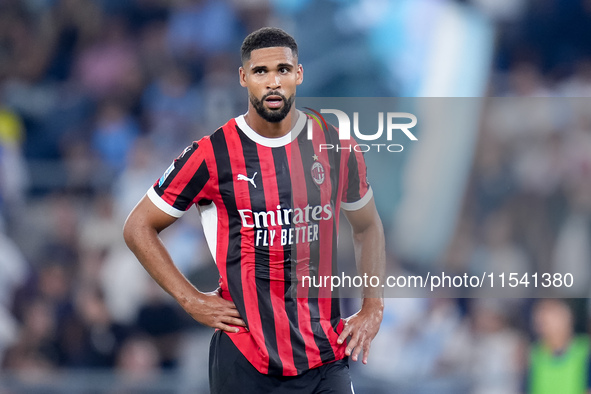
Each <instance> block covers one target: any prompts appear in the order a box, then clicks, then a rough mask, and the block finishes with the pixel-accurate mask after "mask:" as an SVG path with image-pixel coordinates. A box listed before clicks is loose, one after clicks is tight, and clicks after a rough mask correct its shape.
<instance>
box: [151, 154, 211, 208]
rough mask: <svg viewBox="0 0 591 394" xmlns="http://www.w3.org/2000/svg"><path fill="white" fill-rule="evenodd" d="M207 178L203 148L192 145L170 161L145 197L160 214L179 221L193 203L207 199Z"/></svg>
mask: <svg viewBox="0 0 591 394" xmlns="http://www.w3.org/2000/svg"><path fill="white" fill-rule="evenodd" d="M209 179H210V176H209V170H208V168H207V161H206V160H205V152H204V149H203V148H202V147H200V144H199V142H194V143H193V144H192V145H190V146H188V147H187V148H185V150H184V151H183V153H181V155H180V156H179V157H178V158H176V159H175V160H174V161H173V162H172V164H171V165H170V166H169V167H168V168H167V169H166V171H165V172H164V174H163V175H162V176H161V177H160V178H159V179H158V180H157V181H156V183H154V185H153V186H152V187H151V188H150V189H149V190H148V193H147V196H148V198H150V200H151V201H152V202H153V203H154V204H155V205H156V206H157V207H158V208H159V209H161V210H162V211H163V212H165V213H167V214H169V215H171V216H174V217H177V218H179V217H181V216H182V215H183V214H184V213H185V212H186V211H187V210H188V209H189V208H191V206H192V205H193V204H195V203H196V202H199V201H202V200H206V199H207V196H206V186H207V184H208V182H209Z"/></svg>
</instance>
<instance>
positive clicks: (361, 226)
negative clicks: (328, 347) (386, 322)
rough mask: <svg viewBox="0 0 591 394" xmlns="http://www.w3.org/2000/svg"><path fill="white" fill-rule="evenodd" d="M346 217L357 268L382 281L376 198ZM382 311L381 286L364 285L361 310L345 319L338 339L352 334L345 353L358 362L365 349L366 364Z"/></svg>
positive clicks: (382, 254) (382, 246)
mask: <svg viewBox="0 0 591 394" xmlns="http://www.w3.org/2000/svg"><path fill="white" fill-rule="evenodd" d="M345 216H346V217H347V220H348V221H349V223H351V227H352V229H353V242H354V247H355V259H356V261H357V271H358V272H359V273H360V274H367V276H368V277H371V276H377V277H379V278H380V283H383V280H384V272H385V266H386V251H385V241H384V230H383V227H382V222H381V220H380V217H379V215H378V212H377V210H376V206H375V202H374V200H373V198H372V199H371V201H370V202H369V203H367V204H366V205H365V206H364V207H363V208H361V209H359V210H357V211H345ZM383 310H384V297H383V289H382V287H381V286H379V287H376V288H371V287H367V288H364V289H363V304H362V307H361V310H360V311H359V312H357V313H356V314H354V315H353V316H351V317H349V318H347V319H346V320H345V328H344V329H343V332H342V333H341V335H340V336H339V339H338V343H339V344H340V343H343V342H344V341H345V340H346V338H347V337H349V336H350V337H351V339H350V340H349V342H348V344H347V349H346V351H345V353H346V354H347V356H349V355H352V359H353V361H357V357H358V355H359V353H361V351H363V363H364V364H367V357H368V355H369V348H370V345H371V341H372V340H373V339H374V338H375V336H376V334H377V333H378V330H379V329H380V324H381V322H382V314H383Z"/></svg>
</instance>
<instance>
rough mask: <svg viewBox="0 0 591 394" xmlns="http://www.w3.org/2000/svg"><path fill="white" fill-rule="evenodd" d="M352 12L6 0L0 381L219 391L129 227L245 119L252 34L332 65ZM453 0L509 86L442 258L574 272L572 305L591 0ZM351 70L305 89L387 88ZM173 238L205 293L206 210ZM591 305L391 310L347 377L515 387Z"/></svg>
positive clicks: (208, 282)
mask: <svg viewBox="0 0 591 394" xmlns="http://www.w3.org/2000/svg"><path fill="white" fill-rule="evenodd" d="M346 3H347V2H346V1H345V2H338V1H330V0H324V1H319V2H315V4H312V2H309V1H304V0H300V1H295V0H294V1H290V2H285V5H284V6H285V7H283V5H282V4H281V2H278V1H267V0H249V1H238V0H217V1H216V0H126V1H122V0H0V375H2V374H4V375H10V376H16V377H18V379H20V380H22V381H25V382H33V383H34V382H38V381H43V379H44V377H47V376H55V374H54V373H55V372H56V371H58V370H61V369H62V368H70V369H71V370H87V369H109V370H116V371H118V372H119V373H121V374H122V376H126V377H127V380H125V379H124V382H123V383H122V384H123V385H124V384H129V385H133V384H134V382H140V381H141V382H143V383H142V384H144V385H146V386H147V387H149V386H150V384H151V383H150V382H154V381H156V379H157V378H158V376H160V375H164V374H166V373H168V372H171V371H172V372H174V373H179V372H180V374H181V376H182V380H181V383H179V381H175V385H176V386H175V387H185V386H186V387H191V388H195V387H197V388H201V389H203V390H205V389H206V383H205V382H206V379H207V348H208V340H209V337H210V334H211V331H210V330H209V329H206V328H204V327H201V326H199V325H198V324H195V323H194V322H193V321H191V319H190V318H189V317H188V316H186V315H185V314H184V313H183V311H182V310H180V309H179V307H178V306H177V305H176V304H174V303H172V302H171V299H170V298H169V297H168V296H167V295H166V294H163V292H162V291H161V290H160V289H159V288H157V287H156V286H155V285H154V283H153V282H152V281H151V279H150V278H149V277H148V276H147V274H146V273H145V272H144V271H143V269H142V267H141V266H140V265H139V264H138V263H137V261H136V260H135V258H134V257H133V256H132V255H131V253H130V252H129V251H128V250H127V249H126V247H125V245H124V244H123V240H122V236H121V228H122V225H123V222H124V220H125V218H126V216H127V214H128V213H129V211H130V210H131V209H132V208H133V206H134V205H135V203H136V202H137V201H138V200H139V199H140V198H141V197H142V196H143V194H144V193H145V192H146V190H147V188H148V187H149V186H150V185H151V184H152V183H153V182H154V181H155V180H156V179H157V178H158V177H159V176H160V175H161V173H162V171H163V170H164V169H165V168H166V167H167V166H168V164H169V162H170V161H171V159H172V158H174V157H176V156H177V155H178V154H179V153H180V152H181V151H182V149H183V148H184V147H185V146H186V145H188V143H189V142H190V141H192V140H196V139H198V138H200V137H201V136H203V135H206V134H209V133H210V132H212V131H213V130H215V128H217V126H219V125H220V124H222V123H223V122H225V121H226V120H227V119H229V118H231V117H234V116H236V115H238V114H240V113H242V112H244V110H245V108H246V104H247V101H246V99H247V98H246V94H245V92H244V91H243V89H242V88H241V87H240V86H239V84H238V77H237V68H238V67H239V66H240V63H239V56H238V48H239V46H240V43H241V42H242V39H243V37H244V36H245V35H246V34H247V33H248V32H250V31H252V30H254V29H256V28H259V27H261V26H264V25H268V24H275V25H277V24H283V27H285V28H286V29H288V30H290V29H291V30H294V31H296V32H299V34H296V39H298V41H299V43H300V46H301V47H302V48H306V47H307V48H308V49H307V50H303V53H304V54H306V56H308V58H307V59H306V60H309V61H310V62H311V63H313V66H312V67H311V69H312V71H314V70H316V71H315V73H316V74H318V73H328V72H327V70H332V67H331V68H327V67H326V64H327V59H326V58H323V57H322V56H321V53H320V52H322V45H333V44H334V45H337V46H338V45H342V46H344V47H346V48H349V47H350V46H352V47H353V48H355V53H361V52H357V49H359V51H361V50H363V48H365V47H364V44H363V43H362V42H360V41H359V40H357V39H353V38H352V33H351V32H350V31H347V30H346V29H341V30H338V31H337V30H335V34H334V36H331V35H327V34H322V31H323V30H322V28H327V26H330V23H334V21H333V22H331V21H330V20H329V19H330V18H328V19H327V18H324V19H323V18H322V17H321V16H319V15H320V10H334V9H338V8H339V7H345V6H347V4H346ZM359 3H363V4H365V5H368V4H369V3H372V2H371V1H368V0H364V1H359ZM374 3H375V4H373V3H372V4H373V5H372V6H379V3H380V2H379V1H375V2H374ZM458 3H462V4H465V5H466V6H469V7H475V8H476V9H478V10H479V11H480V12H482V13H485V14H486V15H488V17H489V18H490V19H491V20H493V21H494V23H495V27H496V29H497V49H496V52H495V53H496V54H495V60H494V64H493V70H492V76H491V79H490V86H489V92H488V95H489V96H497V98H491V99H489V100H487V103H486V110H485V115H484V117H483V121H482V128H481V130H480V132H479V138H478V145H477V150H476V152H475V155H474V163H473V167H472V170H471V172H470V181H469V187H468V188H467V190H466V192H465V197H464V203H463V209H462V213H461V216H460V218H459V220H458V225H457V228H456V230H455V235H454V237H453V240H452V242H451V244H450V246H449V248H448V252H447V253H446V255H445V256H444V257H443V258H442V260H443V261H442V262H440V263H441V264H443V266H445V267H449V269H450V270H456V271H458V272H482V271H491V270H511V271H521V272H524V271H526V270H529V271H530V272H533V271H534V270H538V271H540V272H553V270H560V271H563V272H572V273H574V274H575V275H576V278H577V281H576V282H577V286H580V288H578V289H573V293H572V296H573V297H574V296H575V295H574V294H580V293H576V291H579V290H581V287H582V288H583V289H588V288H589V282H590V280H591V269H590V268H589V267H591V264H589V263H590V262H591V154H590V153H589V152H591V112H590V111H589V108H590V107H589V101H588V100H585V99H568V100H566V99H564V97H588V96H590V95H591V38H590V37H591V36H590V35H589V34H581V30H578V29H576V28H575V29H573V28H572V27H573V26H589V25H591V2H589V1H583V0H580V1H578V0H577V1H575V0H572V1H555V0H545V1H533V0H532V1H527V0H521V1H512V0H507V1H487V0H474V1H461V2H458ZM534 3H535V4H534ZM370 5H371V4H369V5H368V7H369V6H370ZM313 11H317V12H318V13H314V12H313ZM305 23H308V24H310V25H306V24H305ZM307 26H310V28H309V29H308V28H307ZM568 27H571V28H570V29H569V28H568ZM319 32H320V34H319ZM334 37H336V38H334ZM338 40H341V41H339V42H336V43H335V42H332V41H338ZM343 43H346V44H343ZM315 44H318V46H315ZM366 50H367V49H366ZM331 58H332V59H333V60H334V59H339V57H338V56H336V57H331ZM353 60H354V59H353ZM353 60H352V61H351V63H347V64H348V65H349V66H351V67H353V66H355V67H357V66H359V64H358V63H355V62H354V61H353ZM347 64H345V65H344V66H342V69H338V70H336V71H337V72H335V73H334V74H333V75H332V76H333V77H334V79H333V80H331V79H330V77H328V78H327V79H323V80H322V81H320V80H318V79H319V77H318V75H317V76H316V80H315V79H314V73H311V75H310V81H309V85H308V87H307V89H308V90H307V93H308V94H309V95H319V96H331V95H339V94H345V93H346V92H344V91H343V90H342V89H343V86H345V85H347V84H344V83H342V81H343V80H342V78H343V77H345V78H347V77H350V78H351V80H352V81H356V83H357V84H354V86H356V87H357V86H361V85H362V86H363V87H364V89H366V90H358V91H357V92H359V91H362V92H368V95H374V96H380V95H393V96H394V95H396V91H395V90H387V89H385V88H384V86H383V84H381V83H380V80H379V78H380V75H379V73H370V72H369V70H368V69H367V68H364V69H363V70H362V71H361V72H356V71H355V70H349V69H347V68H346V67H347ZM355 78H357V79H355ZM320 79H321V78H320ZM331 81H332V82H331ZM310 86H312V88H310ZM315 89H316V90H315ZM372 89H373V90H372ZM499 97H501V98H499ZM524 98H529V99H528V100H524ZM163 238H164V242H165V243H166V244H167V245H168V246H169V247H170V250H171V252H172V253H173V258H174V260H175V262H176V263H177V264H178V265H179V267H180V269H181V271H182V272H183V273H185V274H186V275H187V276H189V277H190V278H192V279H193V280H194V282H195V283H196V284H197V286H198V287H199V288H201V289H204V290H212V289H214V288H215V287H216V281H217V272H216V269H215V266H214V264H213V261H212V259H211V257H210V256H209V252H208V251H207V248H206V247H205V245H204V239H203V235H202V233H201V230H200V226H199V222H198V217H197V215H186V217H183V219H181V220H180V221H179V222H178V223H177V224H176V225H175V226H174V227H173V228H171V229H169V230H168V231H166V232H165V234H163ZM394 258H395V256H392V259H394ZM526 296H527V294H525V295H524V297H526ZM567 307H568V308H567ZM535 311H538V312H535ZM534 312H535V313H534ZM536 313H537V314H536ZM589 313H590V312H589V310H588V305H587V302H586V299H571V300H569V301H567V302H566V303H562V302H555V303H552V302H550V301H545V302H539V303H538V302H536V301H532V300H527V299H507V300H462V299H457V300H456V299H434V300H426V299H407V300H388V302H387V308H386V311H385V318H384V325H383V328H382V331H381V333H380V335H379V336H378V337H377V339H376V343H375V345H374V347H373V348H372V357H371V365H370V367H367V368H366V369H362V370H361V369H360V370H358V369H355V371H354V373H357V374H359V380H358V382H359V383H358V384H359V385H360V387H361V388H360V390H363V387H365V388H366V389H367V390H372V391H373V392H376V393H380V392H384V393H386V392H389V391H388V390H389V388H391V387H398V389H399V390H400V392H404V390H407V391H408V392H413V393H417V392H438V393H445V392H446V391H445V390H448V392H453V393H462V392H471V393H478V394H494V393H499V394H500V393H505V394H512V393H521V392H524V390H526V387H528V384H526V381H527V380H528V379H527V378H526V377H527V376H529V375H531V373H529V372H528V371H532V364H531V362H530V361H528V360H531V359H532V358H531V354H530V353H531V352H533V351H534V348H533V347H532V346H531V344H532V343H534V341H535V340H537V339H544V338H546V337H547V338H551V339H548V341H549V342H550V343H556V342H558V343H559V344H563V345H564V344H565V343H566V344H568V343H570V340H571V339H572V338H579V337H578V336H577V335H578V334H581V333H585V332H586V331H587V329H588V317H589V316H590V315H589ZM533 315H535V316H538V315H540V316H538V317H536V318H535V319H532V316H533ZM542 315H543V316H542ZM547 316H550V317H549V318H548V317H547ZM556 320H559V321H561V322H563V323H565V324H564V325H563V326H561V327H556V324H554V323H553V322H555V321H556ZM553 324H554V325H553ZM556 337H559V339H556ZM565 338H566V339H565ZM561 341H562V342H561ZM557 346H558V345H557ZM564 346H566V345H564ZM564 346H563V347H564ZM581 346H582V347H584V346H585V345H581ZM558 347H560V346H558ZM374 349H375V350H374ZM587 352H588V350H587ZM587 358H588V357H587ZM587 358H585V363H588V360H587ZM146 382H147V383H146ZM401 382H419V383H420V384H419V383H416V384H415V385H414V386H408V387H407V386H404V384H402V383H401ZM155 384H156V383H153V385H152V388H154V387H156V386H154V385H155ZM0 386H1V385H0ZM530 386H531V385H530ZM121 387H124V388H119V390H122V391H120V392H131V391H129V390H128V389H125V387H126V386H121ZM418 387H420V389H419V388H418ZM434 387H435V388H436V389H434ZM420 390H423V391H420ZM433 390H435V391H433ZM462 390H463V391H462ZM528 390H529V389H528ZM532 390H533V389H532ZM0 392H2V389H1V388H0ZM42 392H47V391H42ZM58 392H59V391H58ZM113 392H117V391H113ZM147 392H151V391H147ZM162 392H166V391H162ZM193 392H194V391H193ZM360 392H363V391H360ZM530 392H532V393H534V394H535V392H534V391H531V390H530ZM2 393H3V392H2Z"/></svg>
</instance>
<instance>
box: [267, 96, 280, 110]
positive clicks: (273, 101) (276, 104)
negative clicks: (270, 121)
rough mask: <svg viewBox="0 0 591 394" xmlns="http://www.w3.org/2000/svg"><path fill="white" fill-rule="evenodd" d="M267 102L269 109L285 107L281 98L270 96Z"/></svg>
mask: <svg viewBox="0 0 591 394" xmlns="http://www.w3.org/2000/svg"><path fill="white" fill-rule="evenodd" d="M265 102H266V103H267V106H268V107H269V108H280V107H281V106H282V105H283V99H282V98H281V97H280V96H269V97H267V98H266V99H265Z"/></svg>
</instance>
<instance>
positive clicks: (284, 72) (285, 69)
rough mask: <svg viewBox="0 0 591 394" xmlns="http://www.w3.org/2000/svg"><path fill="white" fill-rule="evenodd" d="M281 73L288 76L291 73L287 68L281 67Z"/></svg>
mask: <svg viewBox="0 0 591 394" xmlns="http://www.w3.org/2000/svg"><path fill="white" fill-rule="evenodd" d="M279 72H280V73H281V74H287V73H288V72H289V68H287V67H281V68H280V69H279Z"/></svg>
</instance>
